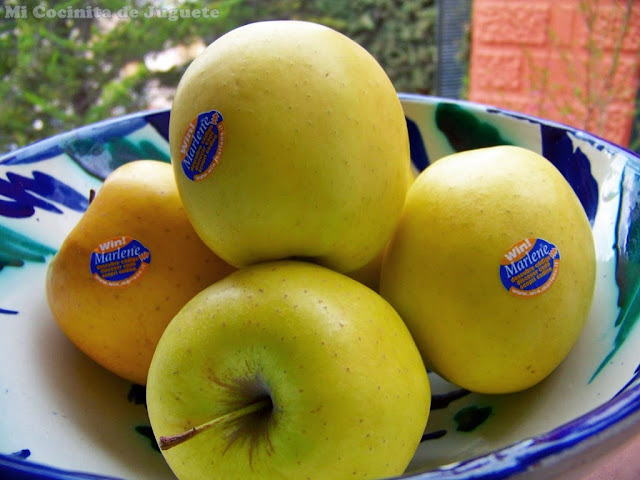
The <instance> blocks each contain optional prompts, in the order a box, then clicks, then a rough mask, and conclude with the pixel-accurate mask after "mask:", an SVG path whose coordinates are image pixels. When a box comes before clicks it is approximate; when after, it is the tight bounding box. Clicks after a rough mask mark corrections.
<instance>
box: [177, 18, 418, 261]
mask: <svg viewBox="0 0 640 480" xmlns="http://www.w3.org/2000/svg"><path fill="white" fill-rule="evenodd" d="M169 142H170V149H171V161H172V164H173V166H174V170H175V175H176V179H177V183H178V189H179V191H180V195H181V198H182V201H183V203H184V206H185V209H186V211H187V214H188V215H189V218H190V219H191V221H192V223H193V225H194V227H195V229H196V231H197V232H198V234H199V235H200V236H201V237H202V239H203V241H204V242H205V243H206V244H207V245H208V246H209V247H210V248H211V249H212V250H213V251H215V252H216V253H217V254H218V255H219V256H220V257H221V258H223V259H224V260H225V261H227V262H228V263H230V264H232V265H234V266H236V267H243V266H247V265H250V264H253V263H256V262H261V261H268V260H278V259H285V258H291V257H294V258H297V259H307V260H312V261H314V262H317V263H320V264H322V265H325V266H328V267H330V268H332V269H335V270H337V271H340V272H342V273H346V272H351V271H355V270H357V269H359V268H361V267H363V266H364V265H365V264H367V263H368V262H370V261H371V260H372V259H373V258H374V257H375V256H376V255H377V254H378V252H380V250H382V248H383V247H384V245H385V244H386V242H387V241H388V239H389V237H390V236H391V234H392V232H393V229H394V227H395V224H396V222H397V221H398V218H399V216H400V212H401V210H402V205H403V203H404V198H405V195H406V192H407V188H408V185H407V179H408V178H410V177H411V172H410V154H409V140H408V133H407V126H406V120H405V117H404V112H403V110H402V106H401V104H400V101H399V98H398V96H397V93H396V91H395V89H394V87H393V85H392V83H391V81H390V80H389V78H388V76H387V75H386V73H385V72H384V70H383V69H382V67H381V66H380V65H379V64H378V63H377V62H376V60H375V59H374V58H373V57H372V56H371V55H370V54H369V53H368V52H367V51H366V50H365V49H364V48H362V47H361V46H359V45H358V44H357V43H356V42H354V41H353V40H351V39H349V38H347V37H346V36H344V35H342V34H340V33H338V32H337V31H335V30H333V29H331V28H328V27H326V26H323V25H319V24H315V23H311V22H303V21H291V20H285V21H266V22H256V23H252V24H249V25H245V26H242V27H239V28H237V29H235V30H233V31H231V32H229V33H227V34H225V35H223V36H222V37H220V38H218V39H217V40H215V41H214V42H213V43H212V44H211V45H209V46H208V47H207V48H206V49H205V50H204V51H203V52H202V53H201V54H200V55H199V56H198V57H197V58H196V59H195V60H194V61H193V62H192V63H191V65H190V66H189V67H188V69H187V70H186V72H185V73H184V75H183V76H182V78H181V79H180V82H179V84H178V87H177V91H176V94H175V98H174V100H173V104H172V108H171V119H170V124H169Z"/></svg>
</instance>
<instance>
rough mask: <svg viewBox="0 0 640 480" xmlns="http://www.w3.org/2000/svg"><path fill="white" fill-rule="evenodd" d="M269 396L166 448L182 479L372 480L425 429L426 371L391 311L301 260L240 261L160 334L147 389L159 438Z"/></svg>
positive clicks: (387, 472) (408, 453)
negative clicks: (253, 409)
mask: <svg viewBox="0 0 640 480" xmlns="http://www.w3.org/2000/svg"><path fill="white" fill-rule="evenodd" d="M264 397H269V398H271V401H272V404H273V408H272V411H271V412H270V413H269V412H262V413H263V415H262V416H258V415H256V414H254V415H253V416H248V417H247V418H246V419H243V420H244V421H239V422H237V423H232V424H231V425H226V426H216V427H213V428H211V429H208V430H206V431H202V432H201V433H199V434H198V435H195V436H193V437H191V438H190V439H189V440H187V441H185V442H184V443H181V444H179V445H176V446H174V447H172V448H170V449H167V450H163V451H162V452H163V454H164V455H165V458H166V460H167V462H168V464H169V466H170V467H171V468H172V469H173V471H174V473H175V474H176V475H177V476H178V478H180V480H191V479H193V480H196V479H198V480H200V479H202V478H225V479H229V480H232V479H243V480H250V479H262V480H268V479H289V478H290V479H305V478H312V479H333V480H338V479H343V478H345V479H346V478H350V479H351V478H357V479H365V478H382V477H387V476H391V475H398V474H401V473H402V472H403V471H404V470H405V468H406V467H407V465H408V463H409V461H410V460H411V458H412V456H413V454H414V453H415V450H416V448H417V445H418V443H419V441H420V439H421V435H422V434H423V431H424V428H425V425H426V422H427V418H428V415H429V408H430V402H431V398H430V386H429V379H428V376H427V373H426V370H425V367H424V364H423V363H422V359H421V358H420V354H419V352H418V350H417V348H416V346H415V343H414V342H413V339H412V338H411V336H410V334H409V332H408V330H407V328H406V326H405V325H404V323H403V322H402V320H401V319H400V317H399V316H398V314H397V313H396V312H395V311H394V310H393V309H392V308H391V307H390V305H389V304H388V303H387V302H386V301H385V300H383V299H382V297H380V296H379V295H378V294H377V293H375V292H373V291H372V290H370V289H369V288H367V287H365V286H363V285H362V284H360V283H358V282H356V281H355V280H352V279H350V278H348V277H346V276H345V275H342V274H340V273H337V272H335V271H332V270H329V269H327V268H325V267H322V266H319V265H314V264H311V263H306V262H298V261H276V262H267V263H262V264H257V265H254V266H250V267H246V268H244V269H240V270H238V271H237V272H234V273H233V274H231V275H229V276H228V277H227V278H225V279H223V280H221V281H220V282H218V283H216V284H215V285H212V286H211V287H209V288H207V289H205V290H203V291H202V292H201V293H199V294H198V295H196V296H195V297H194V298H193V299H192V300H191V301H190V302H189V303H188V304H187V305H186V306H185V307H184V308H183V309H182V310H181V311H180V313H179V314H178V315H177V316H176V317H175V319H174V320H173V321H172V322H171V323H170V325H169V326H168V327H167V330H166V331H165V333H164V335H163V336H162V339H161V340H160V342H159V344H158V348H157V350H156V353H155V355H154V358H153V361H152V364H151V368H150V371H149V382H148V385H147V406H148V412H149V418H150V420H151V426H152V428H153V431H154V434H155V436H156V438H157V439H158V441H159V442H160V437H162V436H172V435H176V434H179V433H180V432H183V431H187V430H189V429H191V428H193V427H195V426H197V425H199V424H202V423H205V422H207V421H209V420H211V419H212V418H214V417H218V416H220V415H224V414H227V413H229V412H230V411H233V410H236V409H238V408H242V407H243V406H244V405H248V404H250V403H252V402H253V401H255V400H256V399H259V398H264Z"/></svg>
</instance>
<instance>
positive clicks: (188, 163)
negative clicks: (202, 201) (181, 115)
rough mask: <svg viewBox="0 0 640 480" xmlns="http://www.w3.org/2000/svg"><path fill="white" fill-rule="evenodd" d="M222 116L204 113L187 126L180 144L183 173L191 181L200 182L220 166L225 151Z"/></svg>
mask: <svg viewBox="0 0 640 480" xmlns="http://www.w3.org/2000/svg"><path fill="white" fill-rule="evenodd" d="M223 120H224V119H223V118H222V114H221V113H220V112H218V111H217V110H211V111H209V112H203V113H201V114H200V115H198V116H197V117H196V118H194V119H193V120H192V121H191V123H189V125H188V126H187V129H186V130H185V132H184V135H183V136H182V142H181V144H180V159H181V163H182V171H183V172H184V174H185V175H186V176H187V178H188V179H189V180H192V181H194V182H200V181H202V180H204V179H205V178H207V177H208V176H209V175H211V172H213V170H214V169H215V168H216V167H217V166H218V162H219V161H220V157H221V156H222V151H223V150H224V143H225V131H224V122H223Z"/></svg>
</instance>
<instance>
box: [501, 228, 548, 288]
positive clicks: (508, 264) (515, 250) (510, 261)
mask: <svg viewBox="0 0 640 480" xmlns="http://www.w3.org/2000/svg"><path fill="white" fill-rule="evenodd" d="M559 268H560V252H559V251H558V248H557V247H556V246H555V245H554V244H553V243H551V242H547V241H546V240H543V239H542V238H525V239H524V240H521V241H519V242H517V243H515V244H513V245H512V246H511V247H510V248H509V250H508V251H507V253H505V254H504V255H503V257H502V262H501V265H500V280H501V281H502V285H503V286H504V288H505V289H506V290H507V291H508V292H509V293H511V294H512V295H515V296H518V297H532V296H535V295H540V294H541V293H544V292H546V291H547V290H548V289H549V288H550V287H551V285H553V282H555V280H556V277H557V276H558V270H559Z"/></svg>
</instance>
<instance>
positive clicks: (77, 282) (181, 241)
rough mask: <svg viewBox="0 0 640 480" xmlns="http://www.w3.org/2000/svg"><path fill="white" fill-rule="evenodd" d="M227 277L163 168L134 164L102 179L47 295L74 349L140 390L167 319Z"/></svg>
mask: <svg viewBox="0 0 640 480" xmlns="http://www.w3.org/2000/svg"><path fill="white" fill-rule="evenodd" d="M233 270H235V268H233V267H231V266H230V265H228V264H227V263H225V262H224V261H222V260H221V259H220V258H218V257H217V256H216V255H215V254H214V253H213V252H211V250H210V249H209V248H207V247H206V245H204V243H202V241H201V240H200V238H199V237H198V235H197V234H196V233H195V231H194V230H193V228H192V227H191V224H190V223H189V220H188V218H187V216H186V214H185V212H184V209H183V207H182V204H181V203H180V198H179V195H178V191H177V188H176V184H175V179H174V176H173V170H172V168H171V165H169V164H168V163H164V162H159V161H155V160H140V161H135V162H131V163H128V164H125V165H123V166H121V167H119V168H118V169H116V170H114V171H113V172H112V173H111V174H110V175H109V176H108V177H107V179H106V180H105V182H104V184H103V185H102V186H101V187H100V189H99V190H98V193H97V195H96V197H95V199H94V200H93V201H92V202H91V204H90V205H89V208H88V209H87V211H86V212H85V213H84V215H83V216H82V217H81V218H80V221H79V222H78V223H77V224H76V225H75V227H74V228H73V229H72V230H71V231H70V232H69V234H68V236H67V237H66V238H65V240H64V241H63V243H62V245H61V247H60V249H59V250H58V252H57V253H56V254H55V256H54V257H53V259H52V261H51V263H50V264H49V267H48V271H47V277H46V292H47V299H48V303H49V307H50V309H51V312H52V314H53V316H54V318H55V320H56V322H57V323H58V325H59V326H60V328H61V329H62V331H63V332H64V333H65V334H66V336H67V337H68V338H69V339H70V340H71V341H72V342H73V343H74V344H75V345H76V346H77V347H79V348H80V350H82V351H83V352H84V353H86V354H87V355H88V356H89V357H91V358H92V359H93V360H95V361H96V362H97V363H99V364H100V365H102V366H103V367H105V368H107V369H108V370H110V371H112V372H113V373H115V374H117V375H119V376H121V377H123V378H125V379H128V380H130V381H132V382H135V383H138V384H141V385H144V384H145V383H146V380H147V372H148V369H149V364H150V363H151V358H152V356H153V352H154V350H155V347H156V345H157V343H158V340H159V339H160V336H161V335H162V332H163V331H164V329H165V327H166V325H167V324H168V323H169V321H170V320H171V319H172V318H173V316H174V315H175V314H176V313H177V312H178V310H180V308H182V306H183V305H184V304H185V303H186V302H187V301H188V300H189V299H191V297H193V296H194V295H195V294H196V293H198V292H199V291H200V290H202V289H203V288H204V287H206V286H208V285H210V284H211V283H213V282H215V281H217V280H219V279H221V278H222V277H224V276H226V275H228V274H229V273H231V272H232V271H233Z"/></svg>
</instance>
